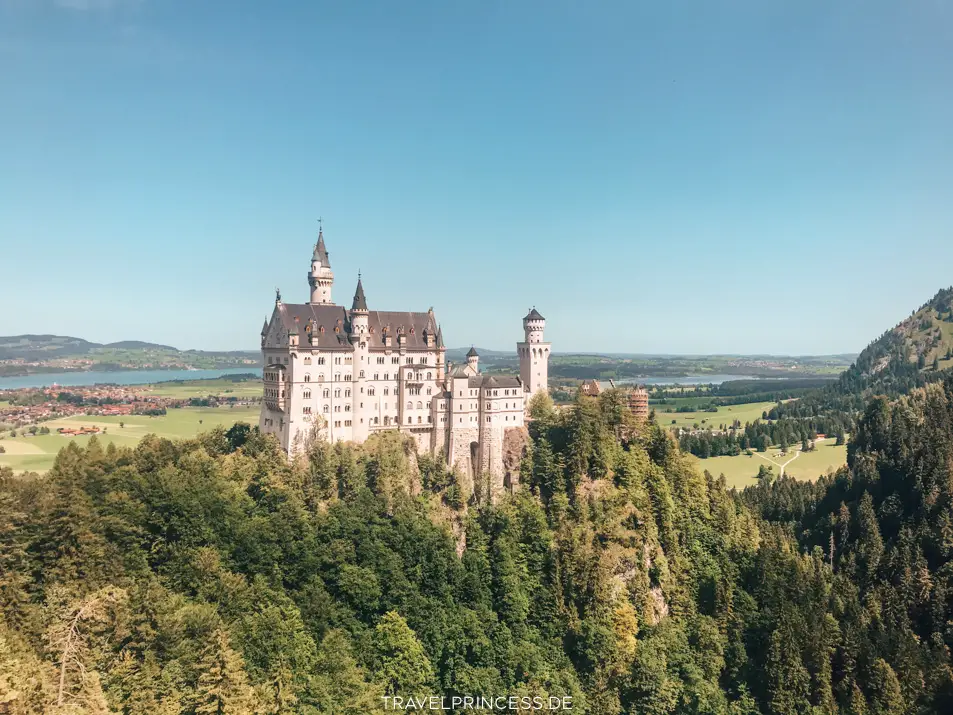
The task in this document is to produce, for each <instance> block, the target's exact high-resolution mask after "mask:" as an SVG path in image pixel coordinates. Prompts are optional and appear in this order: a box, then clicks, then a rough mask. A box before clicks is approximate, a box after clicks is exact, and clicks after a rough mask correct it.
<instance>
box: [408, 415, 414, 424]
mask: <svg viewBox="0 0 953 715" xmlns="http://www.w3.org/2000/svg"><path fill="white" fill-rule="evenodd" d="M413 421H414V418H413V417H411V416H410V415H407V424H411V423H413Z"/></svg>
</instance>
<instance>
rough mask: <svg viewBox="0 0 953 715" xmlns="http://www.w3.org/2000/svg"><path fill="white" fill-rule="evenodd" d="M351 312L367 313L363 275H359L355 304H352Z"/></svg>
mask: <svg viewBox="0 0 953 715" xmlns="http://www.w3.org/2000/svg"><path fill="white" fill-rule="evenodd" d="M351 310H363V311H365V312H366V311H367V298H365V297H364V286H363V285H362V284H361V274H360V272H358V274H357V289H355V291H354V302H353V303H352V304H351Z"/></svg>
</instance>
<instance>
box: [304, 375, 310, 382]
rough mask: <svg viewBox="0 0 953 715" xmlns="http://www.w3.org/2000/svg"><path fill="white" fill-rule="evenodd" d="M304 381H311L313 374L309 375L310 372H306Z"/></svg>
mask: <svg viewBox="0 0 953 715" xmlns="http://www.w3.org/2000/svg"><path fill="white" fill-rule="evenodd" d="M304 381H305V382H311V375H309V374H308V373H305V374H304Z"/></svg>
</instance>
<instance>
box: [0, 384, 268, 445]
mask: <svg viewBox="0 0 953 715" xmlns="http://www.w3.org/2000/svg"><path fill="white" fill-rule="evenodd" d="M257 401H258V399H257V398H254V397H247V396H242V397H238V396H228V395H218V396H215V395H208V396H205V397H171V396H165V395H155V394H150V388H149V386H146V385H131V386H121V385H92V386H88V387H59V386H56V385H53V386H52V387H45V388H23V389H17V390H0V429H17V428H24V427H30V426H31V425H38V424H40V423H41V422H46V421H49V420H55V419H61V418H63V417H73V416H91V417H92V416H122V415H148V416H159V415H164V414H165V413H166V411H167V410H170V409H178V408H182V407H197V406H201V407H217V406H219V405H249V404H252V403H253V402H257ZM84 429H85V430H87V431H85V432H84V431H83V430H84ZM89 430H95V431H98V430H96V429H95V428H93V427H89V428H84V427H77V428H75V429H72V428H66V429H59V430H57V431H58V432H60V433H61V434H89V433H91V432H90V431H89ZM31 433H34V434H35V432H33V431H32V430H31Z"/></svg>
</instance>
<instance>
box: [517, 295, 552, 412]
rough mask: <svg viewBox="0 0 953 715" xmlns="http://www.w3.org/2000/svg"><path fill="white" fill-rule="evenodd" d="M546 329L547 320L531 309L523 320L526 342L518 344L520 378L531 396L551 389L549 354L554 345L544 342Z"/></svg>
mask: <svg viewBox="0 0 953 715" xmlns="http://www.w3.org/2000/svg"><path fill="white" fill-rule="evenodd" d="M545 328H546V319H545V318H544V317H543V316H542V315H540V314H539V311H538V310H536V308H531V309H530V311H529V313H527V315H526V317H525V318H523V335H524V340H523V342H521V343H517V344H516V352H517V353H518V354H519V359H520V378H521V379H522V381H523V386H524V387H525V389H526V390H527V392H529V393H530V395H534V394H536V393H537V392H539V391H540V390H548V389H549V353H550V348H551V347H552V345H551V344H550V343H546V342H543V331H544V330H545Z"/></svg>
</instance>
